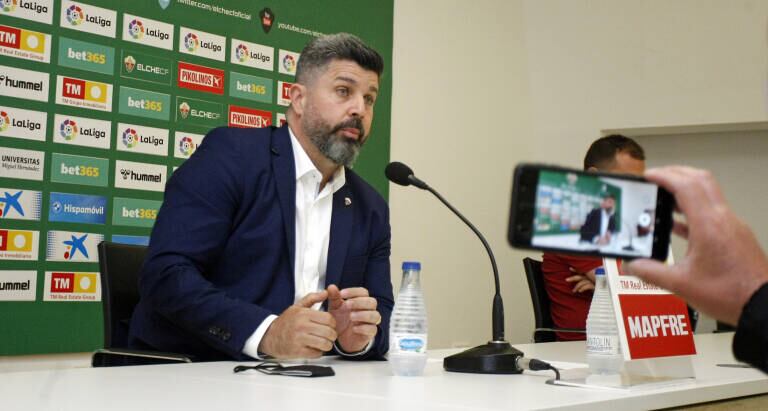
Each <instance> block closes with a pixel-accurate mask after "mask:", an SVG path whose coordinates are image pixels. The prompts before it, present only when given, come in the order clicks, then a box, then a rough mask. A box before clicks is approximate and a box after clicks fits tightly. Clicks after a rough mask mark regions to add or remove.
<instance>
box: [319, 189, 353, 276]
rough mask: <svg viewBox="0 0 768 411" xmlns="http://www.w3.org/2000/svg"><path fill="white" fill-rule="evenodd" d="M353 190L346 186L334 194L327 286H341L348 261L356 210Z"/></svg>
mask: <svg viewBox="0 0 768 411" xmlns="http://www.w3.org/2000/svg"><path fill="white" fill-rule="evenodd" d="M354 200H355V199H354V198H352V190H350V189H349V185H348V184H345V185H344V186H343V187H341V188H340V189H339V190H338V191H336V193H334V194H333V212H332V214H331V236H330V239H329V241H328V263H327V264H326V269H325V286H326V287H327V286H329V285H331V284H336V285H339V281H340V280H341V270H342V269H343V268H344V261H345V260H346V259H347V250H348V249H349V239H350V237H351V236H352V221H353V216H354V214H353V213H354V209H355V201H354Z"/></svg>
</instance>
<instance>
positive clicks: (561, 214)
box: [531, 169, 658, 257]
mask: <svg viewBox="0 0 768 411" xmlns="http://www.w3.org/2000/svg"><path fill="white" fill-rule="evenodd" d="M657 196H658V186H657V185H655V184H652V183H648V182H643V181H635V180H628V179H621V178H612V177H608V176H602V175H592V174H589V173H576V172H572V171H568V170H557V169H540V170H539V176H538V184H537V186H536V194H535V202H534V213H533V215H534V221H533V225H532V236H531V245H532V246H533V247H537V248H554V249H560V250H566V251H567V250H572V251H577V252H581V253H590V252H594V253H600V254H612V255H617V256H627V257H651V254H652V251H653V244H654V240H653V238H654V228H655V227H654V222H655V221H656V215H655V214H656V204H657Z"/></svg>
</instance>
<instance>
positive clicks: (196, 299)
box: [129, 34, 393, 360]
mask: <svg viewBox="0 0 768 411" xmlns="http://www.w3.org/2000/svg"><path fill="white" fill-rule="evenodd" d="M382 70H383V61H382V58H381V56H380V55H379V54H378V53H377V52H376V51H374V50H373V49H371V48H370V47H368V46H367V45H365V44H364V43H363V42H362V41H361V40H360V39H358V38H357V37H355V36H352V35H349V34H336V35H330V36H323V37H320V38H317V39H315V40H313V41H312V42H310V43H309V44H308V45H307V46H306V48H305V49H304V50H303V51H302V53H301V58H300V61H299V65H298V68H297V72H296V83H295V84H294V85H293V87H292V88H291V90H290V94H291V106H290V108H289V109H288V111H287V113H286V116H287V117H286V118H287V120H288V125H286V126H283V127H281V128H274V127H270V128H266V129H235V128H217V129H214V130H212V131H211V132H209V133H208V135H207V136H206V138H205V140H204V142H203V144H201V145H200V147H199V148H198V150H197V151H196V152H195V154H194V155H193V156H192V157H191V158H190V159H189V160H187V161H186V162H185V163H184V165H182V166H181V167H180V168H179V169H178V170H177V171H176V172H175V173H174V174H173V177H172V178H171V179H170V181H169V182H168V185H167V186H166V190H165V201H164V203H163V206H162V208H161V210H160V213H159V215H158V218H157V221H156V223H155V226H154V229H153V231H152V237H151V241H150V245H149V253H148V256H147V260H146V262H145V264H144V268H143V269H142V272H141V274H140V280H139V286H140V293H141V300H140V302H139V304H138V305H137V307H136V310H135V312H134V315H133V318H132V320H131V327H130V337H129V338H130V344H131V345H132V346H134V347H138V348H153V349H156V350H162V351H171V352H178V353H184V354H190V355H193V356H195V358H196V359H198V360H217V359H248V358H265V357H272V358H314V357H319V356H321V355H323V354H324V353H326V352H333V353H336V354H340V355H342V356H346V357H350V358H356V359H368V358H381V357H382V356H383V355H384V354H385V353H386V352H387V349H388V348H389V347H388V345H389V343H388V333H389V318H390V314H391V312H392V305H393V297H392V284H391V281H390V265H389V255H390V227H389V210H388V207H387V204H386V202H385V201H384V200H383V198H382V197H381V196H380V195H379V194H378V193H377V192H376V191H375V190H374V189H373V188H372V187H371V186H370V185H368V184H367V183H366V182H365V181H363V180H362V179H361V178H360V177H359V176H357V174H355V173H354V172H353V171H351V170H350V169H349V168H348V167H349V166H351V165H352V164H353V162H354V161H355V159H356V157H357V154H358V152H359V150H360V148H361V147H362V145H363V143H365V141H366V139H367V137H368V135H369V134H368V133H369V131H370V127H371V122H372V119H373V108H374V103H375V101H376V96H377V93H378V87H379V77H380V75H381V73H382Z"/></svg>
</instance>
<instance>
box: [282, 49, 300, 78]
mask: <svg viewBox="0 0 768 411" xmlns="http://www.w3.org/2000/svg"><path fill="white" fill-rule="evenodd" d="M277 64H278V65H279V67H280V68H279V69H278V71H279V72H280V73H282V74H289V75H291V76H294V75H296V67H297V66H298V64H299V53H294V52H293V51H288V50H283V49H280V53H279V54H278V57H277Z"/></svg>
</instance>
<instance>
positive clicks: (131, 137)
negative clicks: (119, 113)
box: [123, 128, 139, 148]
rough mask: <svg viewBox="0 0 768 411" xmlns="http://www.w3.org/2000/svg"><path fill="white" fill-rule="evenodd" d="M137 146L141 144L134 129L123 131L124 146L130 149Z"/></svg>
mask: <svg viewBox="0 0 768 411" xmlns="http://www.w3.org/2000/svg"><path fill="white" fill-rule="evenodd" d="M136 144H139V135H138V133H136V130H134V129H132V128H126V129H125V131H123V145H124V146H126V147H128V148H134V147H136Z"/></svg>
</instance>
